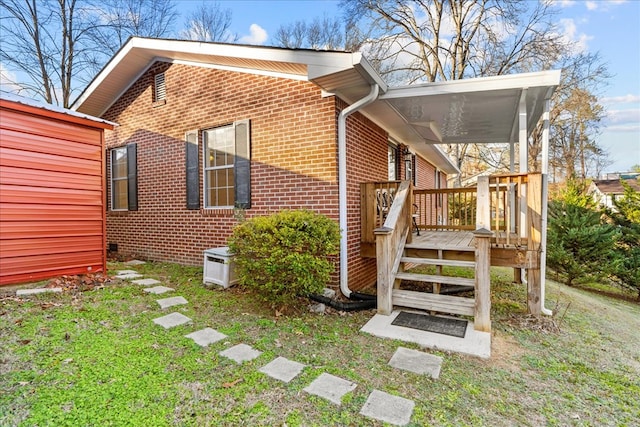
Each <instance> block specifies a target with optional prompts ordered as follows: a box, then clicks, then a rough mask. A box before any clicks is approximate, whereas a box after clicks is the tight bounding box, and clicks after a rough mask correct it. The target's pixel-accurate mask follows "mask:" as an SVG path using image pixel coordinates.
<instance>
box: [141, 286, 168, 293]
mask: <svg viewBox="0 0 640 427" xmlns="http://www.w3.org/2000/svg"><path fill="white" fill-rule="evenodd" d="M173 290H174V289H173V288H167V287H166V286H154V287H153V288H144V289H143V291H145V292H148V293H150V294H156V295H159V294H164V293H165V292H169V291H173Z"/></svg>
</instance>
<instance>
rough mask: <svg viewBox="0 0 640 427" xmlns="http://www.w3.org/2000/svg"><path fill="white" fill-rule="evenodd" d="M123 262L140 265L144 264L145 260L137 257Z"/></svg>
mask: <svg viewBox="0 0 640 427" xmlns="http://www.w3.org/2000/svg"><path fill="white" fill-rule="evenodd" d="M124 264H125V265H142V264H146V262H144V261H140V260H139V259H132V260H131V261H127V262H125V263H124Z"/></svg>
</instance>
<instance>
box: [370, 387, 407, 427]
mask: <svg viewBox="0 0 640 427" xmlns="http://www.w3.org/2000/svg"><path fill="white" fill-rule="evenodd" d="M414 406H415V403H414V401H413V400H409V399H405V398H404V397H399V396H394V395H392V394H388V393H385V392H384V391H380V390H373V392H371V394H370V395H369V397H368V398H367V401H366V402H365V403H364V406H363V407H362V409H361V410H360V415H364V416H365V417H369V418H374V419H376V420H379V421H383V422H386V423H389V424H393V425H397V426H406V425H407V424H409V421H411V415H413V408H414Z"/></svg>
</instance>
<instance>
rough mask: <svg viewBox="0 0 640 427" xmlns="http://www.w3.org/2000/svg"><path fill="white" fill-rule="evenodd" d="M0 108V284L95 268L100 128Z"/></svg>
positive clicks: (100, 215)
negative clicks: (0, 117) (0, 116)
mask: <svg viewBox="0 0 640 427" xmlns="http://www.w3.org/2000/svg"><path fill="white" fill-rule="evenodd" d="M0 113H1V115H2V119H1V120H0V285H4V284H10V283H19V282H24V281H34V280H41V279H45V278H49V277H54V276H57V275H62V274H81V273H88V272H96V271H102V270H103V269H104V268H105V262H106V260H105V236H104V230H105V223H104V221H105V217H104V215H105V214H104V178H103V176H104V175H103V173H104V149H103V143H102V130H101V129H98V128H91V127H87V126H83V125H79V124H74V123H67V122H64V121H62V120H57V119H52V118H50V117H44V116H42V117H41V116H37V115H33V114H27V113H22V112H18V111H14V110H11V109H4V108H3V109H2V110H1V111H0Z"/></svg>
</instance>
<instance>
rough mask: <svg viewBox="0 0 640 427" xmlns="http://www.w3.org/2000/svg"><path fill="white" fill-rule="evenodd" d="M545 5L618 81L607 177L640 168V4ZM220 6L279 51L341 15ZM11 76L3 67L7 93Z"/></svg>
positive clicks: (244, 31)
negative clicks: (287, 38)
mask: <svg viewBox="0 0 640 427" xmlns="http://www.w3.org/2000/svg"><path fill="white" fill-rule="evenodd" d="M202 1H203V0H176V3H177V5H178V7H177V9H178V11H179V13H180V14H181V22H178V23H177V25H176V31H179V30H180V29H182V28H185V27H186V18H187V16H188V15H189V13H190V12H191V11H193V10H194V9H195V8H196V7H197V6H199V5H200V4H202ZM205 1H207V0H205ZM529 1H531V2H533V1H537V0H529ZM540 1H547V2H551V3H552V5H553V7H556V8H558V10H559V12H560V15H559V24H560V26H561V27H562V28H563V29H564V33H565V36H566V37H568V38H570V39H571V40H574V41H577V42H579V43H578V46H579V48H580V49H584V50H585V51H588V52H591V53H595V52H599V54H600V55H601V58H602V60H603V61H604V63H605V64H606V65H607V67H608V70H609V72H610V73H611V74H612V75H613V77H612V78H611V79H610V80H609V82H608V83H609V84H608V85H606V86H604V87H602V88H601V90H600V93H599V96H600V98H599V102H600V104H601V105H603V106H604V107H605V110H606V117H605V120H604V121H603V122H602V123H601V133H600V135H598V136H597V143H598V145H599V146H600V147H603V148H605V149H606V150H607V151H608V153H609V159H610V161H611V164H610V165H609V166H608V167H607V168H606V169H605V170H604V172H623V171H629V170H630V169H631V167H632V166H633V165H640V0H594V1H586V0H540ZM219 4H220V6H221V8H222V9H230V10H231V12H232V24H231V32H232V33H235V34H237V35H238V37H239V38H238V42H240V43H244V44H255V45H274V44H275V41H274V39H273V38H272V36H273V35H274V34H275V33H276V31H277V29H278V27H279V26H280V25H283V24H289V23H292V22H295V21H297V20H305V21H311V20H313V19H314V18H316V17H318V18H321V17H323V16H324V15H327V16H329V17H332V16H336V15H340V14H341V10H340V8H339V1H337V0H279V1H273V0H219ZM6 75H7V70H6V69H5V68H4V67H3V66H2V64H1V63H0V77H3V78H1V79H0V85H2V88H3V89H5V88H6V86H5V85H6V83H5V82H6V81H7V80H6V79H5V78H4V77H5V76H6ZM9 75H10V74H9ZM10 80H14V81H15V77H14V78H13V79H10ZM5 90H6V89H5Z"/></svg>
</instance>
